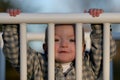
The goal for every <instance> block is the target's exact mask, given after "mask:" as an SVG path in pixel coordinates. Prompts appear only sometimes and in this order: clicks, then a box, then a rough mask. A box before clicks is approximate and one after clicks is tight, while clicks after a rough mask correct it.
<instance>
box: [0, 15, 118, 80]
mask: <svg viewBox="0 0 120 80" xmlns="http://www.w3.org/2000/svg"><path fill="white" fill-rule="evenodd" d="M0 23H1V24H20V31H22V32H21V34H20V37H22V39H21V40H20V44H21V45H20V54H21V56H20V57H21V59H20V60H21V61H20V62H21V66H20V72H21V74H20V75H21V77H20V79H21V80H27V57H26V56H27V49H26V48H27V47H26V45H25V44H26V43H27V38H29V36H27V33H26V24H28V23H47V24H49V25H48V31H49V33H48V35H49V37H51V38H50V39H49V40H48V47H49V49H48V50H49V56H48V60H49V61H48V65H49V66H48V69H49V70H48V72H49V73H48V78H49V80H54V74H51V73H54V63H55V62H54V54H53V53H54V24H56V23H75V24H77V26H76V27H77V28H76V33H77V34H76V42H77V45H76V55H77V56H76V64H77V65H76V69H77V70H76V73H77V74H76V80H82V50H81V49H82V24H84V23H103V24H104V41H103V42H104V51H103V52H104V53H106V54H104V55H103V56H104V57H103V59H104V61H103V80H110V79H109V78H110V68H109V67H110V59H109V56H110V55H109V53H110V49H109V45H110V41H109V39H110V38H109V37H110V34H109V33H110V24H111V23H120V13H104V14H102V15H101V16H100V17H95V18H93V17H92V16H90V15H89V14H87V13H80V14H28V13H22V14H21V15H18V16H17V17H10V16H9V15H8V14H6V13H0ZM78 34H79V35H78ZM106 36H107V39H106ZM38 37H39V36H38ZM36 39H38V38H36ZM29 40H30V38H29ZM78 48H79V49H78ZM23 53H24V54H23ZM80 57H81V58H80ZM79 75H81V76H79Z"/></svg>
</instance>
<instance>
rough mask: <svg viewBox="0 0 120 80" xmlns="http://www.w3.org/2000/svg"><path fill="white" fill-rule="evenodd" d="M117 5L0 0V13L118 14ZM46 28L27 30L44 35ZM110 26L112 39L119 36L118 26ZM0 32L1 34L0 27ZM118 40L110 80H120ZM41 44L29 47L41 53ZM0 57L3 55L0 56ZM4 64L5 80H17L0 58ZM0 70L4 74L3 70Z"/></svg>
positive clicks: (114, 1) (107, 0)
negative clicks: (94, 10) (96, 10)
mask: <svg viewBox="0 0 120 80" xmlns="http://www.w3.org/2000/svg"><path fill="white" fill-rule="evenodd" d="M119 3H120V0H0V12H6V10H7V9H9V8H19V9H21V10H22V12H23V13H82V12H84V10H88V9H90V8H100V9H103V10H104V11H105V12H106V13H107V12H110V13H112V12H115V13H120V5H119ZM0 26H1V25H0ZM46 26H47V25H46V24H34V25H33V24H28V29H27V30H28V32H38V33H44V30H45V28H46ZM111 26H112V30H113V31H112V32H113V33H112V34H113V37H114V38H116V37H117V36H119V35H120V24H112V25H111ZM85 30H86V32H88V31H89V26H87V27H85ZM0 31H1V32H2V27H0ZM119 39H120V38H119ZM119 39H116V44H117V55H116V56H115V57H114V59H113V61H112V62H111V80H120V76H119V74H120V69H119V68H120V40H119ZM42 43H43V42H41V41H32V42H30V43H29V45H30V46H31V47H32V48H33V49H35V50H37V51H43V50H42ZM0 45H1V44H0ZM88 48H89V46H88ZM1 53H2V52H1ZM0 56H3V55H2V54H0ZM4 63H5V64H6V67H5V68H6V71H5V80H19V73H17V72H16V71H15V70H14V68H12V66H11V65H10V63H9V62H8V61H7V60H6V61H5V62H4V58H3V57H0V68H1V65H2V64H4ZM0 70H1V71H0V72H2V73H4V72H3V71H4V70H3V69H0ZM0 76H2V74H0ZM0 80H1V79H0Z"/></svg>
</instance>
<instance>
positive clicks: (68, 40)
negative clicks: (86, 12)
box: [55, 25, 75, 63]
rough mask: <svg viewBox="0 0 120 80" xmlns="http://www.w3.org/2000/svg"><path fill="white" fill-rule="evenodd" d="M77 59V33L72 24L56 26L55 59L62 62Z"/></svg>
mask: <svg viewBox="0 0 120 80" xmlns="http://www.w3.org/2000/svg"><path fill="white" fill-rule="evenodd" d="M74 59H75V33H74V28H73V26H72V25H59V26H57V27H55V60H56V62H60V63H67V62H71V61H73V60H74Z"/></svg>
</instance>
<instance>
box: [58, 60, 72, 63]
mask: <svg viewBox="0 0 120 80" xmlns="http://www.w3.org/2000/svg"><path fill="white" fill-rule="evenodd" d="M72 61H73V60H63V59H62V60H56V62H57V63H69V62H72Z"/></svg>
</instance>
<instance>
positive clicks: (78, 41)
mask: <svg viewBox="0 0 120 80" xmlns="http://www.w3.org/2000/svg"><path fill="white" fill-rule="evenodd" d="M76 80H82V23H77V24H76Z"/></svg>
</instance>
